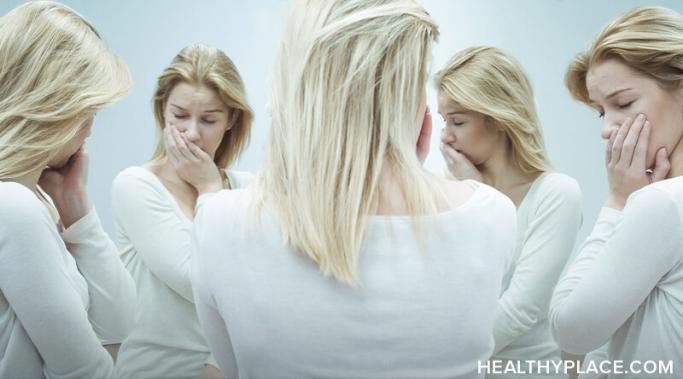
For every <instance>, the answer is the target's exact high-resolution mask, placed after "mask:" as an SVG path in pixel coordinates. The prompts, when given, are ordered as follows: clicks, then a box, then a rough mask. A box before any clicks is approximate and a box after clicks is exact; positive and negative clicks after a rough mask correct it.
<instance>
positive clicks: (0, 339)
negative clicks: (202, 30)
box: [0, 2, 135, 378]
mask: <svg viewBox="0 0 683 379" xmlns="http://www.w3.org/2000/svg"><path fill="white" fill-rule="evenodd" d="M130 85H131V78H130V74H129V72H128V69H127V67H126V65H125V64H124V63H123V62H122V61H121V60H120V59H119V58H118V57H116V56H115V55H114V54H112V53H111V52H110V51H109V50H107V48H106V46H105V45H104V43H103V41H102V40H101V39H100V36H99V34H98V33H97V31H96V30H95V28H94V27H93V26H92V25H91V24H90V23H89V22H88V21H86V20H85V19H84V18H83V17H82V16H81V15H79V14H78V13H76V12H75V11H74V10H72V9H70V8H68V7H66V6H64V5H61V4H58V3H53V2H32V3H27V4H24V5H21V6H19V7H17V8H15V9H13V10H12V11H10V12H9V13H7V14H6V15H4V16H2V17H1V18H0V110H1V111H0V220H2V221H1V222H0V377H2V378H15V377H27V378H75V377H83V378H86V377H89V378H109V377H112V376H113V366H114V362H113V359H112V358H115V357H116V351H117V350H118V346H119V344H120V343H121V341H122V340H123V339H124V338H125V336H126V335H127V333H128V331H129V329H130V326H131V324H132V317H130V316H129V315H130V314H131V312H132V309H133V306H134V303H135V287H134V283H133V281H132V280H131V278H130V275H129V274H128V272H126V270H125V268H124V267H123V265H122V264H121V262H120V260H119V258H118V254H117V251H116V247H115V246H114V244H113V243H112V242H111V240H110V239H109V237H107V235H106V234H105V233H104V231H103V230H102V227H101V225H100V221H99V218H98V216H97V212H96V211H95V209H94V208H93V206H92V203H91V202H90V200H89V198H88V195H87V191H86V182H87V173H88V157H87V154H86V152H85V148H84V143H85V139H86V138H87V137H88V136H89V135H90V130H91V128H92V125H93V118H94V115H95V112H96V111H97V110H98V109H100V108H102V107H104V106H106V105H107V104H109V103H112V102H114V101H116V100H118V99H119V98H121V97H123V96H124V95H125V94H126V93H127V91H128V89H129V87H130Z"/></svg>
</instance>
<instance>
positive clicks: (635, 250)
mask: <svg viewBox="0 0 683 379" xmlns="http://www.w3.org/2000/svg"><path fill="white" fill-rule="evenodd" d="M681 79H683V16H681V15H680V14H678V13H676V12H674V11H671V10H669V9H666V8H659V7H640V8H635V9H633V10H631V11H628V12H626V13H624V14H622V15H620V16H619V17H617V18H616V19H615V20H614V21H612V22H611V23H610V24H609V25H608V26H607V27H605V29H603V30H602V32H600V33H599V34H598V35H597V36H596V37H595V39H594V40H593V43H592V44H591V46H590V48H589V49H588V50H587V51H586V52H585V53H583V54H581V55H580V56H578V57H577V58H576V59H575V60H574V61H573V62H572V63H571V65H570V66H569V69H568V70H567V76H566V83H567V87H568V88H569V90H570V92H571V93H572V95H573V96H574V98H576V99H577V100H579V101H581V102H583V103H585V104H587V105H589V106H590V107H592V108H594V109H595V110H596V111H597V112H599V114H600V117H601V118H602V119H603V124H602V130H601V137H602V138H603V139H606V140H607V151H606V166H607V176H608V180H609V197H608V198H607V200H606V201H605V204H604V206H603V208H602V210H601V212H600V214H599V216H598V219H597V221H596V223H595V227H594V229H593V231H592V233H591V235H590V236H589V237H588V239H587V240H586V242H585V243H584V244H583V245H582V247H581V248H580V251H579V253H578V256H577V258H576V261H575V262H574V263H573V264H572V265H571V266H570V268H569V270H568V272H567V274H566V276H565V277H564V278H563V279H562V280H561V281H560V282H559V284H558V285H557V288H556V289H555V293H554V295H553V301H552V304H551V307H550V315H549V317H550V321H551V325H552V330H553V333H554V336H555V339H556V340H557V342H558V344H559V345H560V346H561V347H562V348H563V349H564V350H566V351H568V352H571V353H575V354H585V353H587V352H590V351H592V350H594V349H596V348H598V347H600V346H601V345H602V344H604V343H605V342H607V346H606V352H607V358H608V360H609V361H617V360H620V361H623V365H624V368H625V369H626V370H628V371H629V373H628V374H621V375H619V374H618V373H614V372H613V373H611V375H614V377H619V378H628V377H634V378H636V377H638V378H640V377H644V374H643V372H642V371H640V372H638V371H637V370H642V366H641V363H640V362H644V361H646V360H655V361H656V362H659V361H663V362H665V363H666V362H669V361H670V362H672V363H673V364H672V368H673V372H671V371H668V372H667V370H659V371H658V373H655V374H653V375H648V376H647V377H659V376H662V377H681V375H683V329H681V325H682V324H683V316H682V315H683V292H682V290H681V289H682V288H683V263H682V253H683V226H682V224H681V212H682V210H683V208H682V206H683V178H681V177H680V176H681V174H683V145H682V144H681V143H680V141H681V136H683V82H682V81H681ZM639 361H640V362H639ZM632 364H635V366H631V365H632ZM639 366H640V367H639ZM610 367H612V366H610ZM608 376H609V375H608ZM609 377H612V376H609Z"/></svg>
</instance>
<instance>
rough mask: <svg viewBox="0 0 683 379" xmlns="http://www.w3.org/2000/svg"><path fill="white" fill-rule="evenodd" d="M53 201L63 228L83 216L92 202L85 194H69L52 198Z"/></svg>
mask: <svg viewBox="0 0 683 379" xmlns="http://www.w3.org/2000/svg"><path fill="white" fill-rule="evenodd" d="M54 203H55V207H56V208H57V211H58V212H59V218H60V219H61V221H62V224H63V225H64V228H68V227H70V226H71V225H73V224H74V223H75V222H76V221H78V220H80V219H81V218H83V217H85V215H87V214H88V212H89V211H90V209H91V208H92V203H91V202H90V199H88V197H87V196H69V197H66V198H62V199H59V200H54Z"/></svg>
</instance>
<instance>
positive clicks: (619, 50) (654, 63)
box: [565, 7, 683, 105]
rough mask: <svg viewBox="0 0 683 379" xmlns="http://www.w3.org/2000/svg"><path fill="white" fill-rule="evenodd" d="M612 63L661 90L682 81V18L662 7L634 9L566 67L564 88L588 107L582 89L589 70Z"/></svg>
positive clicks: (604, 31)
mask: <svg viewBox="0 0 683 379" xmlns="http://www.w3.org/2000/svg"><path fill="white" fill-rule="evenodd" d="M605 59H616V60H618V61H620V62H622V63H624V64H626V65H627V66H629V67H630V68H632V69H633V70H635V71H637V72H639V73H640V74H642V75H645V76H646V77H649V78H652V79H654V80H655V81H657V83H659V85H660V86H661V87H662V88H664V89H673V88H675V87H676V86H678V84H679V83H680V81H681V79H683V16H681V14H680V13H677V12H675V11H673V10H671V9H667V8H663V7H637V8H634V9H631V10H629V11H627V12H625V13H623V14H621V15H619V16H618V17H617V18H616V19H614V21H612V22H611V23H609V24H608V25H607V26H606V27H605V28H604V29H603V30H602V31H601V32H600V33H598V35H597V36H595V38H594V39H593V42H592V43H591V45H590V47H589V48H588V50H587V51H586V52H585V53H583V54H580V55H579V56H577V57H576V58H575V59H574V60H573V61H572V62H571V64H570V65H569V68H568V69H567V74H566V75H565V84H566V85H567V88H569V92H571V94H572V96H573V97H574V98H575V99H576V100H579V101H581V102H583V103H585V104H588V105H591V104H592V102H591V100H590V98H589V96H588V89H587V88H586V75H587V74H588V71H589V70H590V67H591V66H592V65H593V64H595V63H598V62H600V61H602V60H605Z"/></svg>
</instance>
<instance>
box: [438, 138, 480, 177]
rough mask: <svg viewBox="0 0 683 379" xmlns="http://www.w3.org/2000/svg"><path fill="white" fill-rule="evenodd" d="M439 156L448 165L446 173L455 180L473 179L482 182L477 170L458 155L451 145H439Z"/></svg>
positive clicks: (468, 161) (463, 157)
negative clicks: (441, 156)
mask: <svg viewBox="0 0 683 379" xmlns="http://www.w3.org/2000/svg"><path fill="white" fill-rule="evenodd" d="M441 155H443V157H444V159H445V160H446V164H447V165H448V172H450V174H451V175H453V176H454V177H455V178H457V179H461V180H464V179H474V180H476V181H479V182H483V179H482V177H481V173H480V172H479V170H477V168H476V167H475V166H474V164H472V162H470V160H469V159H467V157H466V156H464V155H463V154H461V153H459V152H458V151H457V150H455V149H454V148H453V147H452V146H451V145H448V144H445V143H443V142H442V143H441Z"/></svg>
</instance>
